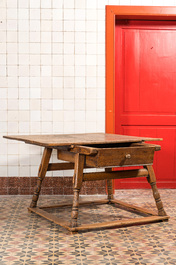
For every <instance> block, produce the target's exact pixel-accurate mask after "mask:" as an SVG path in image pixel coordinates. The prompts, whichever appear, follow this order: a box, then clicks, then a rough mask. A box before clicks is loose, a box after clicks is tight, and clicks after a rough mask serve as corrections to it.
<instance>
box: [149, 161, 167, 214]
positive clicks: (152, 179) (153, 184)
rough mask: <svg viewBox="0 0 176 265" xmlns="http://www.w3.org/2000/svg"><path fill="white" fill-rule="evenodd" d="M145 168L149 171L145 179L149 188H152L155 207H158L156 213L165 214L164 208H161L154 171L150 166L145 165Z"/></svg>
mask: <svg viewBox="0 0 176 265" xmlns="http://www.w3.org/2000/svg"><path fill="white" fill-rule="evenodd" d="M146 168H147V170H148V173H149V175H148V177H147V180H148V182H149V184H150V185H151V188H152V191H153V197H154V199H155V202H156V206H157V209H158V215H160V216H165V215H167V214H166V212H165V210H164V208H163V203H162V201H161V198H160V194H159V191H158V188H157V186H156V177H155V173H154V170H153V167H152V166H147V167H146Z"/></svg>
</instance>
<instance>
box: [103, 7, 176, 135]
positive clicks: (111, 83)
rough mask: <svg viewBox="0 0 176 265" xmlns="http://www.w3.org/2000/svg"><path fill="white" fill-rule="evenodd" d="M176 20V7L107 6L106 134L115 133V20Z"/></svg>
mask: <svg viewBox="0 0 176 265" xmlns="http://www.w3.org/2000/svg"><path fill="white" fill-rule="evenodd" d="M116 19H142V20H175V21H176V7H160V6H106V128H105V130H106V132H107V133H115V96H114V95H115V20H116Z"/></svg>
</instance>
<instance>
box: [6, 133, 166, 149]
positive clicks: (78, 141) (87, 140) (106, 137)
mask: <svg viewBox="0 0 176 265" xmlns="http://www.w3.org/2000/svg"><path fill="white" fill-rule="evenodd" d="M3 137H4V138H7V139H11V140H17V141H24V142H25V143H28V144H34V145H39V146H45V147H59V146H68V145H91V144H113V143H114V144H115V143H139V142H144V141H161V140H162V139H161V138H148V137H136V136H127V135H119V134H108V133H83V134H51V135H46V134H40V135H11V136H3Z"/></svg>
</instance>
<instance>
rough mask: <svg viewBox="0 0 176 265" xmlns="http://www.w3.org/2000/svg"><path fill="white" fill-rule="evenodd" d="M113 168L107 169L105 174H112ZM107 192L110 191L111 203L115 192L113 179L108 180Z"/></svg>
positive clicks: (109, 198)
mask: <svg viewBox="0 0 176 265" xmlns="http://www.w3.org/2000/svg"><path fill="white" fill-rule="evenodd" d="M111 171H112V168H105V172H111ZM106 183H107V190H108V200H109V202H110V201H111V200H113V199H114V194H113V193H114V190H113V180H112V179H107V180H106Z"/></svg>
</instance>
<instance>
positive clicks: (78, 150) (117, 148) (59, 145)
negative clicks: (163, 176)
mask: <svg viewBox="0 0 176 265" xmlns="http://www.w3.org/2000/svg"><path fill="white" fill-rule="evenodd" d="M4 137H5V138H7V139H12V140H18V141H24V142H25V143H28V144H33V145H39V146H43V147H44V152H43V157H42V160H41V164H40V167H39V172H38V181H37V186H36V189H35V191H34V195H33V198H32V202H31V204H30V207H29V210H30V211H31V212H34V213H37V214H38V215H41V216H43V217H45V218H46V219H48V220H51V221H53V222H55V223H56V224H59V225H60V226H63V227H65V228H67V229H68V230H69V231H80V230H87V229H88V230H89V229H97V228H108V227H121V226H129V225H134V224H143V223H151V222H157V221H163V220H168V218H169V216H167V214H166V212H165V210H164V208H163V204H162V201H161V198H160V194H159V192H158V189H157V186H156V178H155V174H154V170H153V167H152V164H153V158H154V153H155V151H158V150H160V146H158V145H153V144H146V143H145V141H156V140H157V141H158V140H161V139H156V138H146V137H133V136H124V135H115V134H105V133H90V134H67V135H21V136H4ZM53 149H57V157H58V159H59V160H63V161H64V162H63V163H49V161H50V157H51V153H52V150H53ZM65 161H67V163H65ZM125 166H143V168H140V169H132V170H120V171H114V170H113V169H112V168H114V167H125ZM84 168H104V169H105V170H104V172H91V173H84V172H83V169H84ZM67 169H74V175H73V203H72V204H71V205H68V204H60V205H55V206H43V207H37V201H38V198H39V194H40V190H41V185H42V181H43V179H44V178H45V175H46V172H47V171H54V170H67ZM136 177H146V178H147V181H148V182H149V184H150V185H151V188H152V191H153V197H154V199H155V202H156V206H157V210H158V214H156V213H155V212H153V211H150V210H148V209H143V208H141V207H136V206H133V205H130V204H127V203H124V202H121V201H119V200H116V199H114V196H113V187H112V180H113V179H123V178H136ZM96 180H107V190H108V195H107V199H105V200H99V201H95V202H83V203H80V205H81V204H84V205H89V204H90V203H91V204H92V203H94V204H95V203H97V204H104V203H109V204H116V205H117V206H120V207H125V208H126V209H128V210H134V211H135V212H138V213H140V214H141V213H142V214H146V217H140V218H135V219H134V218H133V219H128V220H117V221H112V222H103V223H95V224H82V225H80V226H78V225H77V218H78V208H79V192H80V189H81V187H82V183H83V182H84V181H96ZM66 206H72V213H71V222H70V223H69V222H67V221H63V220H61V219H59V218H58V217H56V216H54V215H52V214H50V213H48V212H47V211H46V210H45V209H47V208H54V207H57V208H59V207H66Z"/></svg>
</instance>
